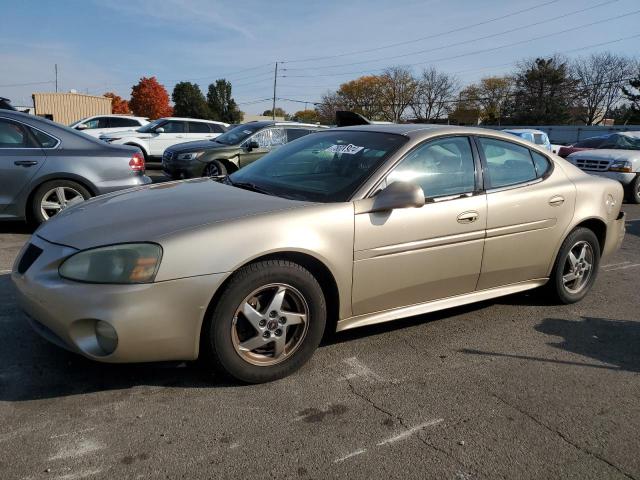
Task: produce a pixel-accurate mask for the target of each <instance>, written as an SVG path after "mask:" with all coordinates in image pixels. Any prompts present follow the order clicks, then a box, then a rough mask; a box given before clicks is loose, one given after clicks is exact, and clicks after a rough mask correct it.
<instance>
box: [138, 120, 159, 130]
mask: <svg viewBox="0 0 640 480" xmlns="http://www.w3.org/2000/svg"><path fill="white" fill-rule="evenodd" d="M164 122H165V121H164V120H162V119H158V120H154V121H153V122H151V123H147V124H146V125H145V126H144V127H140V128H139V129H138V132H140V133H149V132H151V131H153V129H154V128H156V127H157V126H158V125H160V124H161V123H164Z"/></svg>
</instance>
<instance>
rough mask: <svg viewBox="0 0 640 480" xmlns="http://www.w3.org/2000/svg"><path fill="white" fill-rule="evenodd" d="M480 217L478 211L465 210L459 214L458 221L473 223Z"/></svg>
mask: <svg viewBox="0 0 640 480" xmlns="http://www.w3.org/2000/svg"><path fill="white" fill-rule="evenodd" d="M479 217H480V214H479V213H478V212H473V211H472V212H464V213H461V214H460V215H458V223H473V222H475V221H476V220H478V218H479Z"/></svg>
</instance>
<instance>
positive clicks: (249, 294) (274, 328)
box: [201, 260, 327, 383]
mask: <svg viewBox="0 0 640 480" xmlns="http://www.w3.org/2000/svg"><path fill="white" fill-rule="evenodd" d="M326 316H327V312H326V304H325V298H324V295H323V292H322V288H321V287H320V285H319V284H318V282H317V280H316V279H315V278H314V277H313V275H312V274H311V273H310V272H309V271H308V270H306V269H305V268H304V267H302V266H300V265H298V264H296V263H293V262H290V261H285V260H268V261H263V262H258V263H254V264H251V265H247V266H245V267H243V268H241V269H240V270H238V271H237V272H236V273H235V274H234V276H233V277H232V279H231V280H230V282H229V284H228V285H227V287H226V288H225V290H224V291H223V292H222V294H221V295H220V297H219V300H218V303H217V304H216V305H215V307H214V309H213V312H212V314H211V316H210V318H209V319H208V321H207V322H206V323H205V325H204V328H203V332H202V342H201V346H202V353H203V359H204V360H205V362H206V363H207V364H210V365H211V366H212V367H213V368H214V369H215V370H217V371H220V372H222V373H224V374H227V375H230V376H232V377H234V378H235V379H237V380H240V381H242V382H246V383H263V382H269V381H272V380H277V379H279V378H282V377H285V376H287V375H289V374H291V373H293V372H295V371H296V370H298V369H299V368H300V367H301V366H302V365H304V364H305V363H306V362H307V361H308V360H309V358H311V356H312V355H313V352H314V351H315V350H316V348H317V347H318V345H319V343H320V340H321V339H322V335H323V333H324V328H325V324H326Z"/></svg>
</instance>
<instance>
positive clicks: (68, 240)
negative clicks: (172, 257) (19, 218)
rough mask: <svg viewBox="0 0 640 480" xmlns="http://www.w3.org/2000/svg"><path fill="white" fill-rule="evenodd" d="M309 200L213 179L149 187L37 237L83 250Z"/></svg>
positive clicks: (82, 207)
mask: <svg viewBox="0 0 640 480" xmlns="http://www.w3.org/2000/svg"><path fill="white" fill-rule="evenodd" d="M306 205H310V203H307V202H300V201H295V200H288V199H285V198H280V197H275V196H271V195H263V194H260V193H256V192H251V191H248V190H243V189H240V188H237V187H232V186H229V185H224V184H221V183H218V182H215V181H213V180H211V179H209V178H199V179H194V180H187V181H180V182H168V183H160V184H155V185H147V186H144V187H140V188H135V189H130V190H124V191H120V192H115V193H111V194H108V195H102V196H99V197H96V198H94V199H92V200H89V201H87V202H84V203H81V204H79V205H77V206H75V207H72V208H69V209H68V210H64V211H62V212H61V213H59V214H58V215H56V216H55V217H53V218H52V219H51V220H49V221H47V222H46V223H44V224H43V225H42V226H41V227H40V228H39V229H38V230H36V232H35V234H36V235H38V236H39V237H41V238H43V239H45V240H47V241H49V242H53V243H57V244H60V245H66V246H69V247H73V248H77V249H86V248H92V247H97V246H101V245H111V244H115V243H125V242H142V241H157V242H160V239H161V237H163V236H166V235H169V234H171V233H174V232H177V231H179V230H186V229H190V228H194V227H198V226H201V225H207V224H213V223H218V222H224V221H231V220H235V219H239V218H242V217H247V216H252V215H260V214H265V213H269V212H275V211H280V210H286V209H292V208H301V207H304V206H306Z"/></svg>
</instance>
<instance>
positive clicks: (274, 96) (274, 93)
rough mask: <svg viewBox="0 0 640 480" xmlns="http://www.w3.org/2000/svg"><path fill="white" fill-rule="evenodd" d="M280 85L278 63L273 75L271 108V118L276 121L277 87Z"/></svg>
mask: <svg viewBox="0 0 640 480" xmlns="http://www.w3.org/2000/svg"><path fill="white" fill-rule="evenodd" d="M277 85H278V62H276V69H275V71H274V73H273V105H272V106H271V118H272V119H273V120H275V119H276V86H277Z"/></svg>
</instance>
